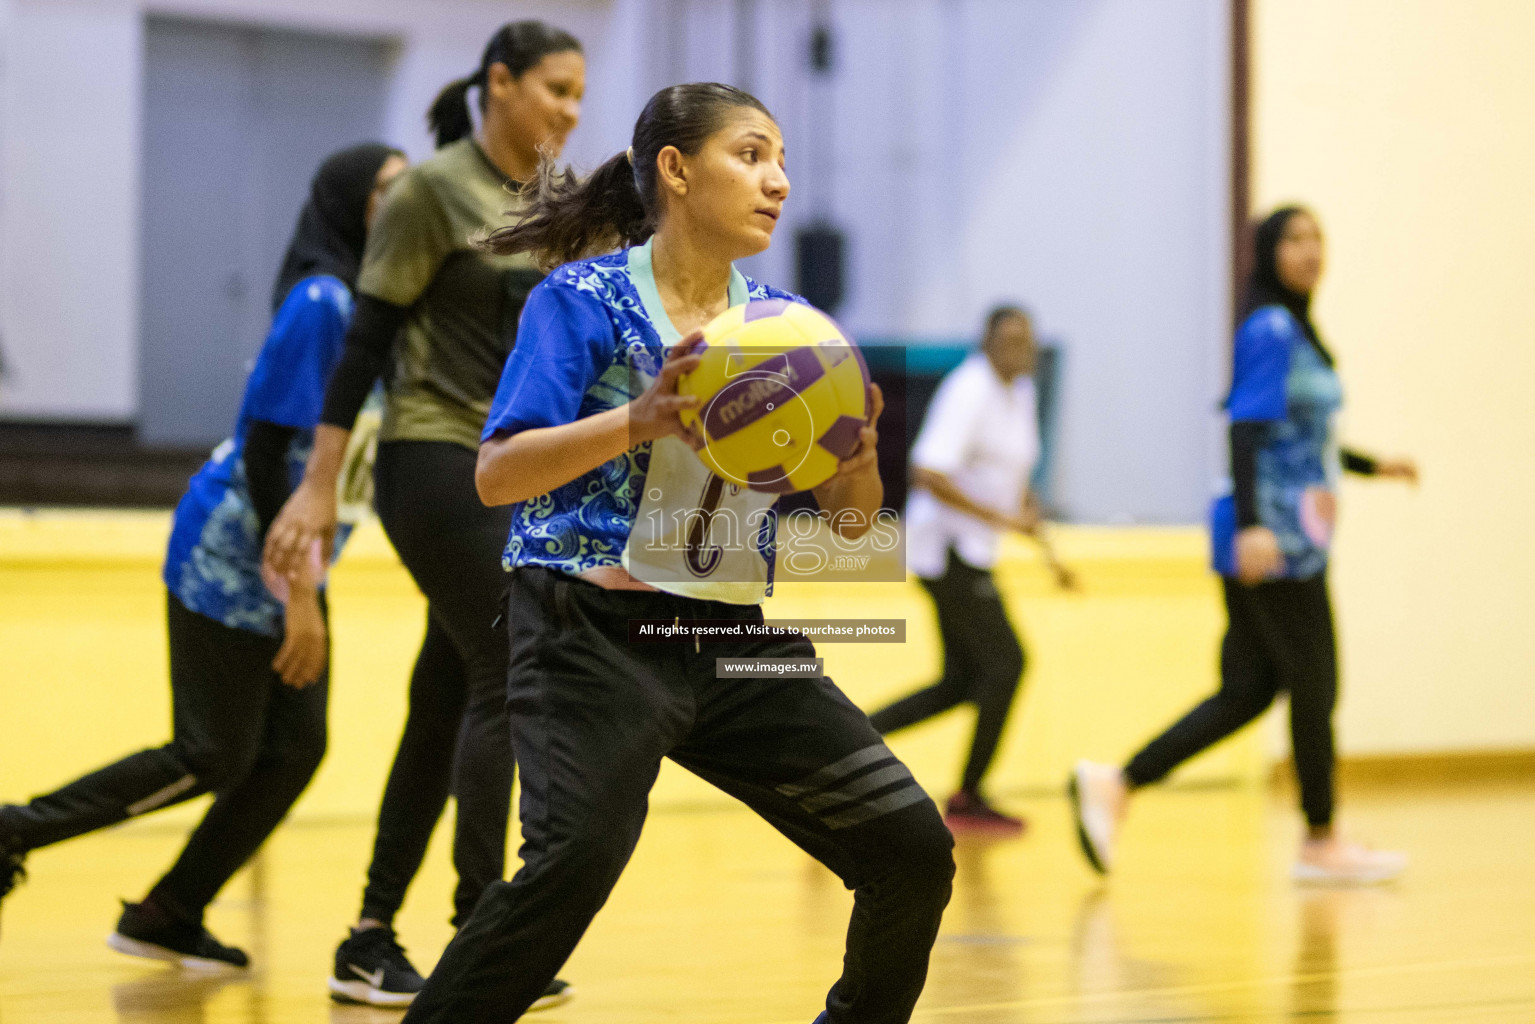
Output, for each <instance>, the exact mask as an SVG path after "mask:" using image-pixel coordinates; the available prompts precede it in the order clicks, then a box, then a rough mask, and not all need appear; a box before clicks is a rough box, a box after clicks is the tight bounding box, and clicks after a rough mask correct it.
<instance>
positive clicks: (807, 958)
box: [0, 783, 1535, 1024]
mask: <svg viewBox="0 0 1535 1024" xmlns="http://www.w3.org/2000/svg"><path fill="white" fill-rule="evenodd" d="M1347 797H1348V806H1349V808H1350V820H1351V822H1352V823H1353V825H1354V827H1355V829H1356V830H1358V831H1360V832H1361V833H1363V834H1367V835H1369V836H1371V837H1373V838H1374V839H1376V840H1377V841H1379V842H1381V843H1382V844H1390V845H1392V846H1394V847H1399V848H1402V849H1406V850H1408V851H1410V852H1411V854H1412V856H1413V858H1414V862H1413V866H1412V869H1411V871H1410V873H1409V874H1408V875H1407V876H1406V877H1405V878H1404V879H1403V880H1402V881H1401V882H1399V883H1398V884H1396V885H1394V886H1391V887H1388V888H1383V889H1376V890H1303V889H1298V888H1296V887H1294V886H1292V885H1291V884H1290V883H1289V882H1288V881H1287V880H1286V878H1285V874H1284V872H1285V868H1286V862H1287V855H1288V853H1289V852H1290V849H1291V845H1292V842H1293V838H1294V832H1295V827H1296V825H1295V815H1294V814H1293V812H1292V811H1291V809H1290V807H1289V801H1288V799H1287V798H1286V797H1285V796H1284V795H1282V794H1279V793H1272V792H1269V791H1267V790H1265V789H1262V788H1259V787H1253V786H1236V787H1223V788H1200V789H1174V790H1164V791H1161V792H1153V793H1150V794H1148V795H1147V796H1146V797H1145V798H1144V799H1143V800H1142V802H1141V803H1140V804H1138V805H1137V807H1136V809H1135V813H1134V816H1133V817H1132V820H1131V827H1130V830H1129V832H1128V834H1127V838H1126V841H1125V844H1124V847H1123V853H1122V859H1123V867H1122V871H1121V873H1120V874H1119V875H1117V876H1116V877H1115V878H1114V879H1113V880H1112V882H1110V883H1109V884H1100V883H1099V882H1098V881H1097V880H1096V879H1095V878H1094V877H1093V876H1092V875H1090V874H1089V873H1088V872H1087V871H1086V869H1085V868H1084V867H1083V866H1082V864H1081V863H1080V862H1079V860H1078V857H1077V853H1076V851H1075V849H1074V848H1073V845H1072V838H1071V835H1070V831H1069V825H1068V821H1067V812H1066V804H1065V801H1064V800H1062V799H1060V798H1058V797H1049V796H1036V797H1025V798H1020V799H1015V800H1012V801H1009V804H1010V806H1012V807H1013V808H1015V809H1017V810H1020V811H1022V812H1024V813H1025V814H1027V815H1028V816H1029V818H1030V821H1031V822H1032V826H1033V827H1032V829H1031V831H1030V833H1029V835H1028V836H1026V837H1025V838H1023V839H1021V840H1014V841H1007V842H993V843H985V842H964V843H961V844H960V846H959V848H958V850H957V859H958V863H959V875H958V878H957V882H956V888H955V894H954V901H953V903H952V904H951V906H950V908H949V912H948V914H947V916H946V918H945V921H944V926H943V932H942V935H941V937H940V939H939V942H938V945H937V948H936V949H935V951H934V957H933V967H932V973H931V976H930V979H929V982H928V986H927V991H926V993H925V994H924V996H923V998H922V1002H921V1004H920V1006H919V1008H918V1011H917V1015H916V1018H915V1020H916V1021H918V1022H923V1021H929V1022H935V1024H936V1022H952V1024H1002V1022H1020V1024H1021V1022H1030V1024H1068V1022H1071V1024H1077V1022H1081V1024H1089V1022H1090V1024H1109V1022H1114V1024H1131V1022H1134V1024H1152V1022H1156V1024H1171V1022H1182V1021H1188V1022H1194V1021H1198V1022H1217V1021H1220V1022H1227V1021H1230V1022H1237V1021H1242V1022H1247V1021H1251V1022H1270V1021H1338V1022H1358V1024H1377V1022H1398V1021H1400V1022H1413V1024H1417V1022H1430V1021H1435V1022H1438V1021H1442V1022H1457V1024H1459V1022H1493V1021H1500V1022H1501V1021H1508V1022H1514V1021H1521V1022H1528V1021H1532V1020H1535V884H1532V881H1531V878H1532V875H1535V785H1530V784H1523V783H1502V784H1496V785H1493V784H1487V785H1479V786H1470V785H1467V786H1459V787H1439V788H1432V787H1413V788H1392V789H1389V790H1388V789H1374V788H1371V789H1367V790H1364V791H1359V792H1351V793H1349V794H1347ZM180 838H181V828H180V827H179V826H175V827H166V826H160V825H156V824H155V823H153V822H140V823H136V824H134V825H132V826H129V827H127V828H123V829H119V830H116V831H111V832H107V833H103V834H100V835H96V836H91V837H87V838H85V839H82V840H78V841H76V842H74V843H70V844H65V845H63V846H61V847H58V848H55V849H52V850H46V851H42V852H41V853H39V854H37V855H35V856H34V857H33V858H32V862H31V867H32V875H33V877H32V878H31V880H30V881H29V882H28V883H27V884H26V885H25V886H24V887H23V888H21V889H18V890H17V892H16V893H15V894H14V895H13V897H12V898H11V899H9V900H7V902H6V906H5V918H4V933H3V936H0V1020H3V1021H4V1022H5V1024H44V1022H46V1024H107V1022H116V1024H130V1022H131V1024H291V1022H326V1021H329V1022H332V1024H379V1022H391V1021H393V1020H395V1019H397V1018H398V1014H397V1013H392V1012H388V1011H381V1010H372V1009H364V1008H343V1007H336V1006H333V1005H332V1004H330V1003H329V1002H328V1001H327V999H326V995H325V987H324V986H325V977H326V973H327V970H328V968H329V960H330V957H331V953H332V950H333V948H334V943H335V942H336V941H337V939H338V938H339V937H340V934H341V930H342V927H343V925H344V924H345V922H346V921H347V919H348V915H349V914H350V913H351V912H352V911H353V909H354V908H353V904H354V902H355V898H356V893H357V884H356V883H357V881H358V879H357V875H358V873H359V870H360V866H361V865H362V864H363V862H364V858H365V855H366V850H367V845H368V843H369V841H370V839H371V830H370V828H369V826H368V824H367V823H366V822H362V821H347V822H335V823H324V822H319V821H311V822H307V823H300V824H296V825H293V826H290V827H288V828H286V829H284V830H283V831H281V832H280V833H279V834H278V835H277V837H276V838H275V840H274V841H273V843H272V844H271V846H270V848H269V849H268V851H267V852H266V853H265V854H264V856H263V857H262V858H261V860H260V863H259V864H257V865H255V866H254V867H253V868H252V869H251V870H249V871H247V872H246V873H245V874H244V875H243V876H242V877H241V878H239V879H237V880H236V881H235V882H234V883H233V884H232V885H231V887H230V889H229V891H228V892H227V893H226V894H225V897H224V899H222V900H221V901H220V902H219V904H217V905H216V907H215V908H214V909H213V911H212V913H211V917H210V924H211V926H212V927H213V928H214V930H215V931H216V932H217V934H219V935H220V936H221V937H222V938H224V939H225V940H227V941H232V942H235V943H237V944H240V945H242V946H245V947H247V948H248V949H249V951H250V952H251V953H252V955H253V957H254V960H255V963H256V968H255V969H254V971H253V972H252V973H251V974H249V975H239V974H227V975H220V976H214V977H199V976H196V975H186V974H179V973H177V972H175V971H171V970H163V969H161V968H159V967H158V966H156V965H150V964H144V963H141V962H140V961H135V960H131V959H128V958H124V957H121V956H119V955H117V954H115V953H112V952H111V951H109V950H107V949H106V948H105V946H104V945H103V943H102V939H103V937H104V936H105V934H106V933H107V931H108V930H110V927H111V925H112V923H113V921H114V919H115V916H114V915H115V904H114V902H113V897H115V896H124V897H136V895H137V894H138V893H139V891H140V890H141V888H142V887H143V886H144V885H145V884H146V881H147V880H148V879H151V878H153V877H154V876H155V873H156V872H157V870H159V869H160V868H161V867H163V865H164V864H165V863H167V862H168V860H169V859H170V858H171V857H172V855H173V854H174V851H175V849H176V847H177V844H178V842H179V841H180ZM445 854H446V851H445V850H444V849H443V848H442V847H441V844H440V843H439V844H438V845H437V846H436V847H434V849H433V851H432V855H431V857H430V860H429V863H428V866H427V869H426V871H425V872H424V873H423V875H422V877H421V878H420V880H419V881H418V882H417V885H416V888H415V889H414V890H413V894H412V900H411V902H410V904H409V905H408V906H407V908H406V911H405V914H404V915H403V917H402V919H401V922H400V924H401V931H402V933H403V938H404V941H405V943H406V944H407V946H408V948H409V949H410V950H411V952H412V953H413V954H414V955H415V956H416V957H417V962H418V964H420V965H421V966H422V967H423V968H424V967H426V966H428V965H429V964H430V963H431V961H432V959H433V958H434V957H435V956H436V954H437V953H438V951H439V950H440V949H441V947H442V945H443V943H445V942H446V941H447V939H448V937H449V929H448V926H447V925H446V923H445V922H444V921H443V920H442V918H443V916H444V914H445V911H446V907H447V903H448V892H449V890H450V888H451V884H452V875H451V868H450V867H449V865H448V863H447V860H446V856H445ZM848 906H849V897H848V895H847V894H846V893H845V892H844V891H843V890H842V889H841V887H840V886H839V884H838V883H837V882H836V881H835V879H833V878H832V877H831V876H830V875H829V874H828V873H827V872H825V871H824V870H823V869H821V868H820V867H819V866H817V865H816V864H814V863H813V862H811V861H809V860H808V859H807V858H805V857H804V856H803V855H802V854H800V853H799V852H798V851H797V850H795V849H794V848H792V847H791V846H789V844H788V843H787V842H785V841H783V840H782V839H780V838H779V837H778V836H777V835H776V834H774V833H772V832H771V831H770V830H769V829H767V828H766V827H765V826H764V825H762V824H761V823H760V822H759V821H758V820H757V819H756V818H754V817H753V816H752V815H750V814H749V813H747V812H743V811H736V810H729V809H717V808H707V809H702V810H697V811H689V810H686V809H682V808H673V809H665V810H661V811H658V812H657V813H655V814H654V815H653V816H652V818H651V820H650V822H649V826H648V829H647V831H646V834H645V837H644V839H643V841H642V842H641V844H640V848H639V850H638V852H637V854H636V856H635V859H634V862H633V864H632V865H631V867H630V869H629V871H628V873H627V874H626V875H625V876H624V878H623V880H622V881H621V882H620V883H619V886H618V889H617V890H616V892H615V893H614V896H613V899H612V901H611V903H610V904H609V905H608V907H607V908H606V909H605V910H604V912H603V913H602V914H601V915H600V916H599V918H598V920H597V922H596V924H595V925H594V927H593V928H592V930H591V932H590V933H589V934H588V935H587V937H586V939H585V941H584V942H583V943H582V945H581V947H580V948H579V949H578V951H577V952H576V955H575V957H574V959H573V960H572V962H571V963H570V965H569V967H568V969H567V971H566V972H565V974H566V975H567V976H568V977H569V978H570V979H571V980H572V981H573V982H574V983H575V984H576V985H577V986H578V987H579V989H580V995H579V998H578V999H577V1000H576V1001H574V1002H573V1003H571V1004H570V1005H568V1006H566V1007H563V1008H560V1009H557V1010H554V1011H551V1012H548V1013H546V1014H542V1015H540V1016H539V1017H538V1018H536V1019H539V1020H541V1021H545V1022H547V1024H556V1022H568V1024H608V1022H624V1024H649V1022H655V1024H661V1022H667V1024H673V1022H676V1024H684V1022H698V1024H809V1021H810V1020H811V1018H813V1017H814V1016H815V1014H816V1013H817V1011H818V1007H819V1001H820V999H821V997H822V995H823V993H824V990H825V988H826V986H827V985H829V984H830V982H831V981H832V980H833V978H834V977H835V975H836V972H837V970H838V964H839V957H840V952H841V943H842V930H843V928H844V927H845V924H846V915H847V910H848Z"/></svg>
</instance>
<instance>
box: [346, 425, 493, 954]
mask: <svg viewBox="0 0 1535 1024" xmlns="http://www.w3.org/2000/svg"><path fill="white" fill-rule="evenodd" d="M474 464H475V453H474V452H473V451H471V450H470V449H468V448H465V447H463V446H462V445H457V444H451V443H446V442H436V441H386V442H384V443H383V444H380V445H379V446H378V461H377V462H376V463H375V465H374V470H373V472H374V481H375V487H374V495H375V502H376V504H377V506H378V516H379V519H380V521H381V522H382V523H383V526H384V532H385V533H387V534H388V535H389V540H390V543H392V544H393V545H394V549H395V551H397V552H398V553H399V555H400V560H401V561H402V562H404V563H405V568H406V569H407V570H409V572H410V574H411V577H412V578H413V579H414V580H415V581H416V586H418V587H420V588H421V592H422V593H423V594H425V595H426V600H427V630H426V639H425V640H424V641H423V642H422V646H421V653H420V655H419V656H418V657H417V659H416V667H415V670H414V672H413V673H412V675H411V684H410V711H409V715H408V716H407V718H406V721H405V731H404V734H403V735H402V736H401V738H400V747H399V750H398V752H397V753H396V754H395V760H394V767H393V768H392V769H391V770H390V773H389V782H388V784H387V785H386V786H385V788H384V796H383V800H382V803H381V804H380V806H379V812H378V833H377V836H376V838H375V840H374V846H373V860H372V863H371V864H370V865H369V867H368V884H367V888H366V890H365V891H364V893H363V905H362V916H363V917H369V918H374V919H376V920H380V921H384V922H386V923H388V922H391V921H393V919H394V915H395V913H396V912H397V911H398V910H399V909H400V905H401V904H402V903H403V902H404V901H405V890H406V888H407V887H408V886H409V885H410V882H411V879H413V878H414V877H415V875H416V872H417V871H418V870H419V869H420V867H421V860H422V858H423V857H424V856H425V854H426V848H427V843H428V842H429V840H430V839H431V835H432V830H433V829H434V828H436V826H437V821H438V819H439V818H441V816H442V811H443V807H444V806H445V804H446V802H447V797H448V793H449V791H450V787H451V791H452V794H453V796H454V797H455V799H456V800H457V801H458V815H457V826H456V831H455V833H454V837H453V864H454V867H455V868H456V869H457V871H458V888H457V890H456V891H455V892H454V897H453V906H454V915H453V923H454V924H455V925H461V924H463V922H464V921H466V920H467V919H468V917H469V912H470V911H471V910H473V909H474V905H475V903H476V902H477V901H478V900H479V898H480V894H481V893H482V892H484V891H485V887H486V886H488V885H490V883H492V882H495V881H498V880H500V879H501V878H502V876H503V874H504V872H505V869H506V830H507V822H508V819H509V818H510V815H511V800H512V777H513V764H512V752H511V746H510V743H509V739H508V737H509V732H508V729H507V724H506V640H505V635H504V634H503V633H502V632H501V631H500V630H499V629H497V628H495V622H496V619H497V616H498V615H499V614H500V611H501V596H502V594H503V593H504V592H505V590H506V573H505V572H503V571H502V569H501V550H502V548H504V547H505V546H506V537H507V532H508V530H509V529H510V526H511V509H510V508H505V507H503V508H486V507H485V505H484V504H483V503H481V501H480V498H479V495H478V493H476V491H475V487H474Z"/></svg>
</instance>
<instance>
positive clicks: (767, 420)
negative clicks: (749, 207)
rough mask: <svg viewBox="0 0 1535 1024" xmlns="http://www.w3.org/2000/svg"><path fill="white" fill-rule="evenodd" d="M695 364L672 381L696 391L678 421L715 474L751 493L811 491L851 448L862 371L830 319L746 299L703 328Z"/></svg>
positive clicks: (861, 400)
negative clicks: (695, 439) (698, 360)
mask: <svg viewBox="0 0 1535 1024" xmlns="http://www.w3.org/2000/svg"><path fill="white" fill-rule="evenodd" d="M695 351H696V352H697V353H698V354H699V355H700V356H701V357H702V361H701V363H700V364H699V366H698V368H697V369H696V370H694V371H693V372H691V373H689V374H687V375H685V376H684V377H682V378H681V379H680V380H679V381H678V384H677V391H678V393H679V394H685V395H696V396H698V406H697V408H695V409H689V410H685V411H684V412H683V413H682V423H683V426H685V427H688V428H689V429H690V430H694V431H695V432H696V433H697V434H698V435H699V436H701V437H702V439H703V447H702V448H701V449H700V450H699V452H698V457H699V458H701V459H702V460H703V461H704V464H705V465H706V466H708V467H709V468H710V469H711V470H712V471H713V472H714V473H716V474H718V475H719V476H720V477H721V478H722V479H724V480H727V481H730V482H732V483H736V484H740V485H742V486H744V487H749V488H751V489H752V490H755V491H767V492H771V493H775V494H788V493H792V492H794V491H807V490H810V489H811V488H812V487H818V486H820V485H821V484H823V483H825V482H826V481H827V480H828V479H830V478H831V476H832V474H834V473H836V471H837V464H838V463H839V462H840V461H841V460H842V459H845V458H847V457H848V456H849V455H851V454H852V453H853V452H854V451H855V450H856V449H857V447H858V431H859V430H860V429H862V428H863V426H864V424H866V423H867V422H868V414H869V371H868V367H867V366H865V365H864V361H863V356H862V354H860V353H859V351H858V346H856V345H854V344H853V343H852V341H851V340H849V339H848V337H847V336H846V335H845V334H843V333H842V330H841V329H840V328H839V327H838V326H837V325H836V323H835V322H834V321H833V320H832V318H831V317H829V316H827V315H826V314H825V313H822V312H821V311H820V310H817V309H814V308H812V307H810V306H807V305H804V304H803V303H798V302H791V301H789V300H787V299H766V300H760V301H757V302H748V303H746V304H745V305H743V306H735V307H732V308H731V309H728V310H726V311H725V312H724V313H721V314H720V315H719V316H717V317H715V318H714V319H713V320H712V321H710V322H709V325H708V326H707V327H705V328H704V341H703V343H702V344H701V345H700V346H699V348H698V349H696V350H695Z"/></svg>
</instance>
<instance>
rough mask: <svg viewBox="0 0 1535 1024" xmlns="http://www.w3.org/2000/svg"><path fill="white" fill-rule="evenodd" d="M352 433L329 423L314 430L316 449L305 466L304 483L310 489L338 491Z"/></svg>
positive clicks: (311, 452)
mask: <svg viewBox="0 0 1535 1024" xmlns="http://www.w3.org/2000/svg"><path fill="white" fill-rule="evenodd" d="M351 439H352V432H351V431H350V430H345V429H343V428H341V427H336V426H332V425H331V424H329V423H321V424H320V425H319V426H317V427H315V428H314V447H313V448H312V449H310V452H309V461H308V462H306V463H305V464H304V483H305V484H306V485H308V486H310V487H318V488H321V489H329V490H335V489H336V481H337V480H338V479H339V478H340V476H341V463H342V461H343V460H345V458H346V446H347V442H348V441H350V440H351Z"/></svg>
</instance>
